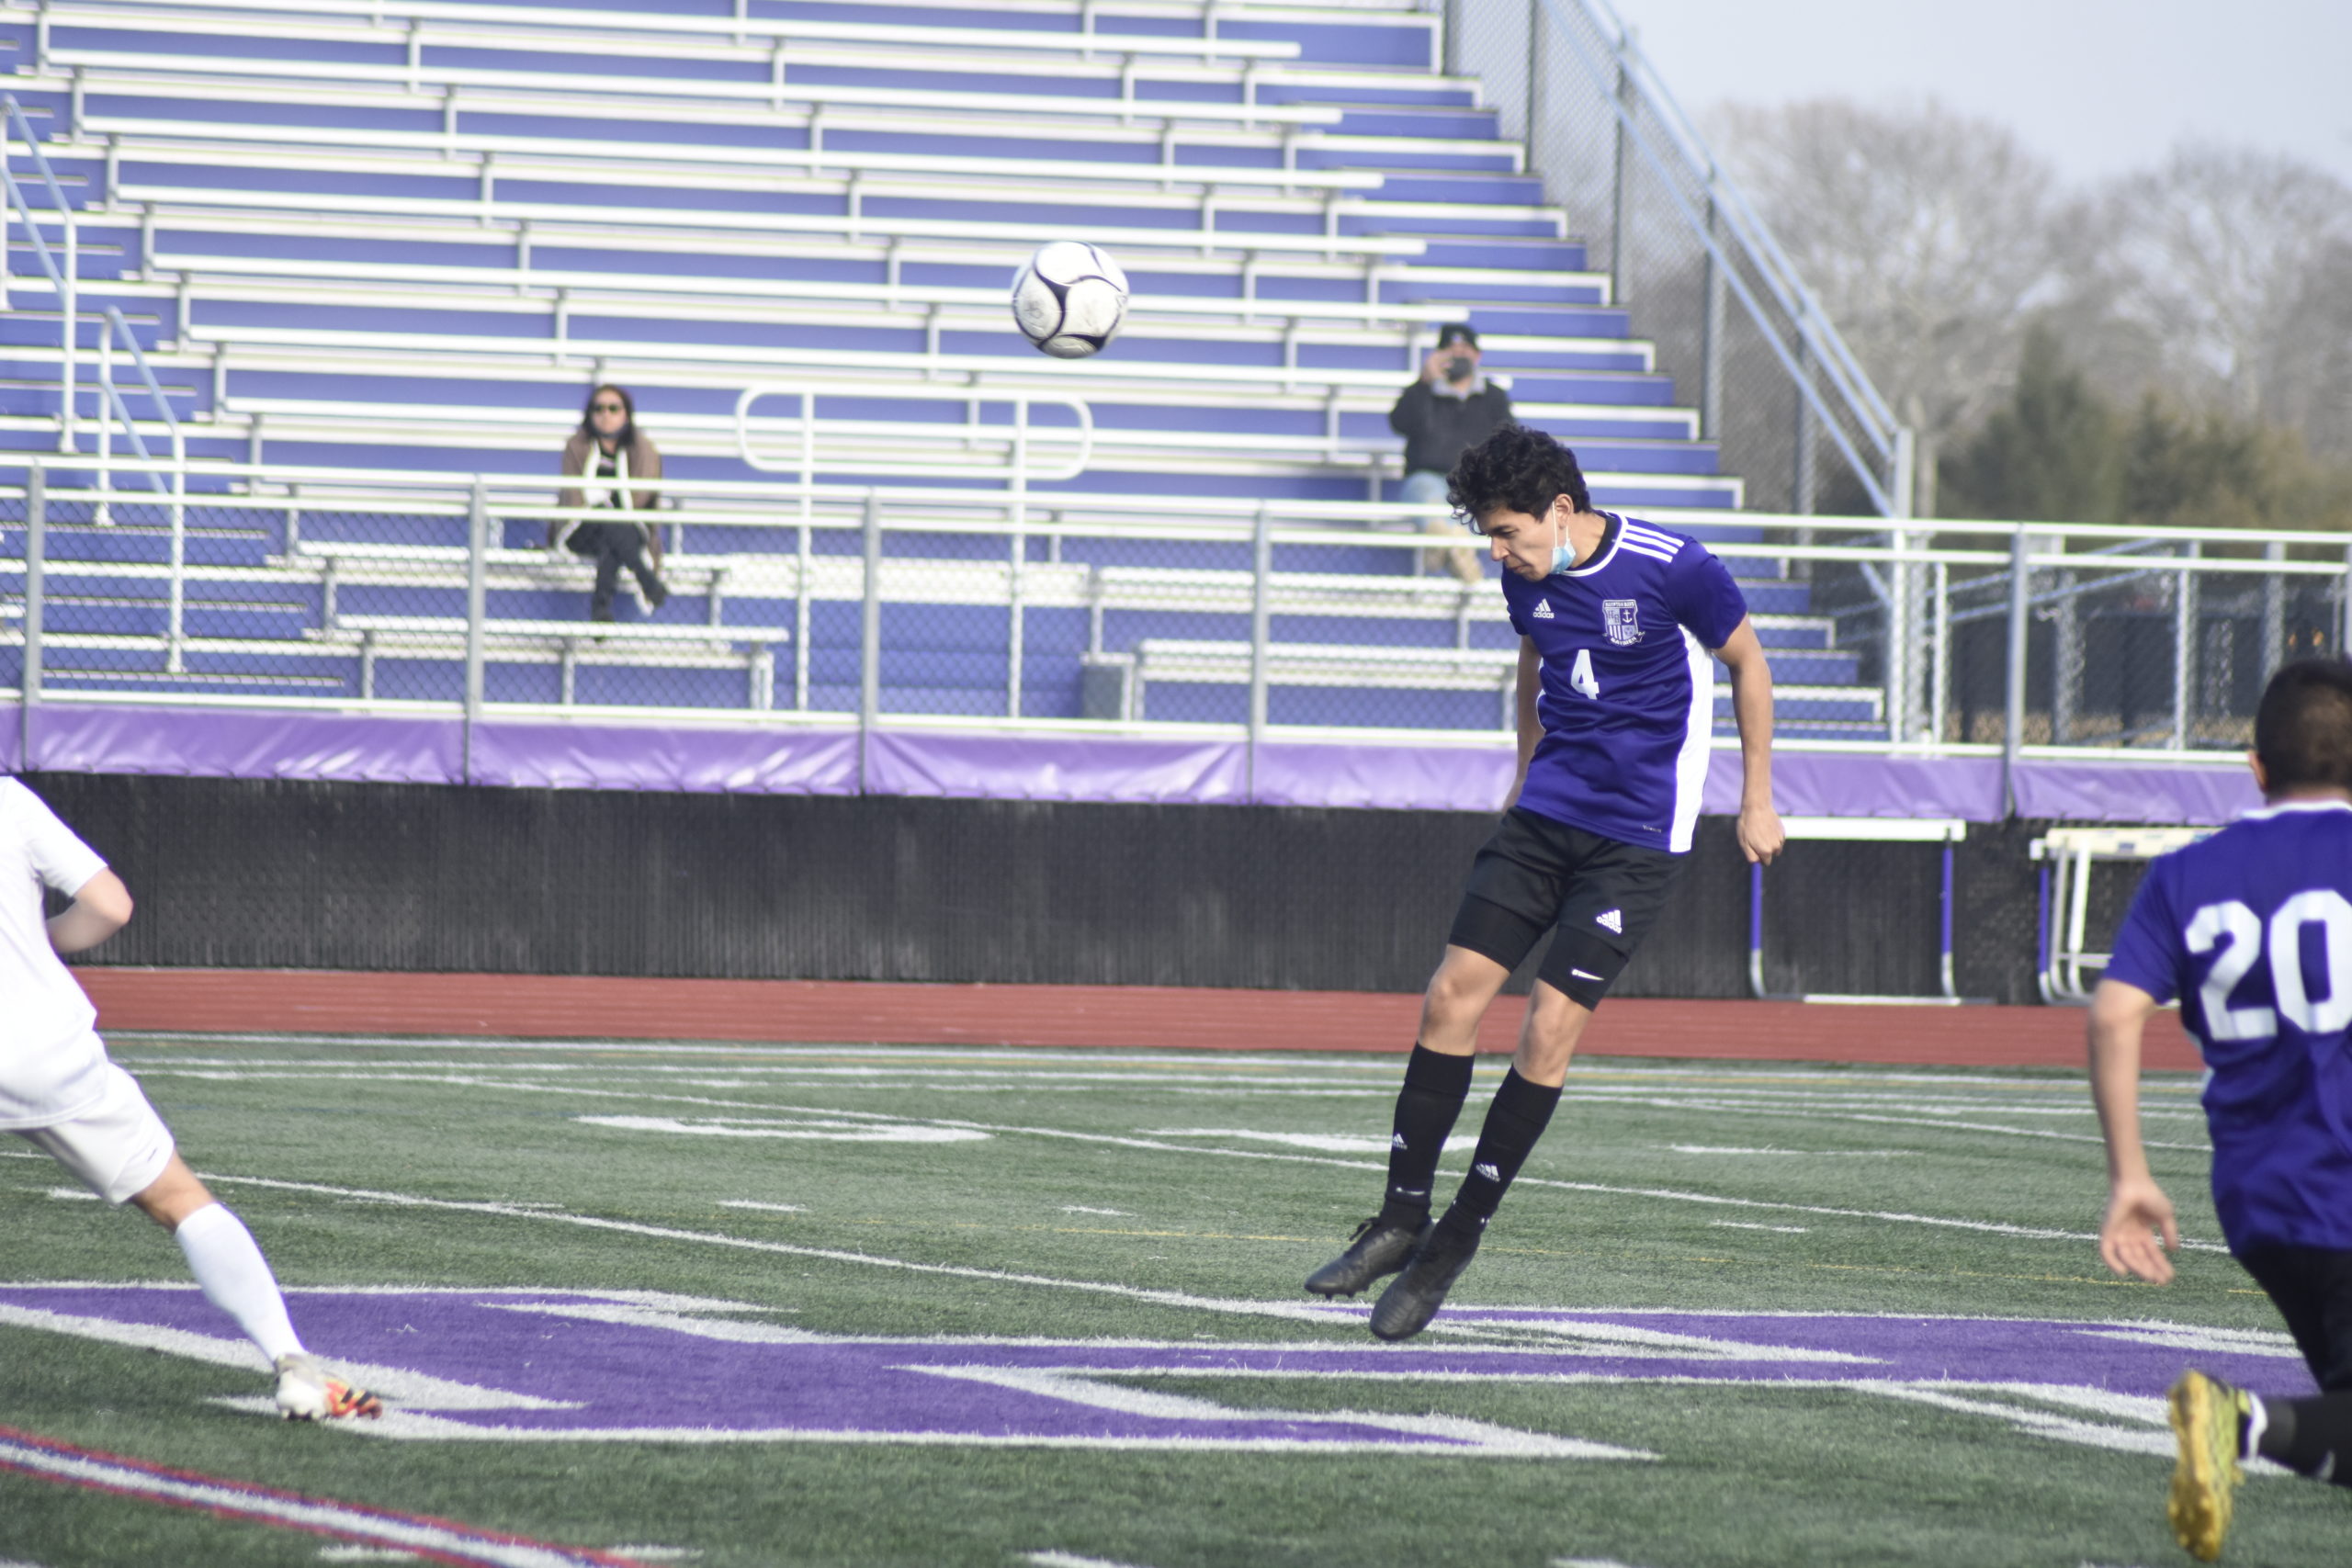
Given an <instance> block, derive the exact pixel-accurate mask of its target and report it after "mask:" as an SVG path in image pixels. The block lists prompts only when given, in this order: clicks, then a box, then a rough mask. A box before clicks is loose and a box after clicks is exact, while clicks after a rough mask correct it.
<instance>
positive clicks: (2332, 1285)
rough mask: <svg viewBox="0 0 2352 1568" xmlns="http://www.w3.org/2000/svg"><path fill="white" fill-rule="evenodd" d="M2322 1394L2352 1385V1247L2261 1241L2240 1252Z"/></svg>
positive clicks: (2241, 1260) (2245, 1267) (2246, 1268)
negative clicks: (2337, 1248)
mask: <svg viewBox="0 0 2352 1568" xmlns="http://www.w3.org/2000/svg"><path fill="white" fill-rule="evenodd" d="M2238 1263H2239V1265H2240V1266H2241V1267H2243V1268H2244V1269H2245V1271H2246V1272H2247V1273H2249V1274H2251V1275H2253V1276H2254V1282H2255V1283H2256V1284H2257V1285H2260V1286H2261V1287H2262V1289H2263V1293H2264V1294H2266V1295H2267V1296H2268V1297H2269V1298H2270V1301H2271V1304H2273V1305H2274V1306H2276V1307H2277V1308H2278V1315H2279V1316H2280V1317H2283V1318H2285V1319H2286V1320H2287V1332H2288V1333H2290V1334H2291V1335H2293V1336H2294V1337H2295V1348H2297V1349H2299V1350H2301V1352H2302V1353H2303V1361H2304V1364H2305V1365H2307V1366H2309V1367H2310V1368H2311V1370H2312V1382H2316V1383H2318V1384H2319V1386H2320V1389H2321V1391H2322V1392H2323V1393H2342V1392H2344V1391H2345V1390H2346V1389H2352V1252H2336V1251H2333V1250H2330V1249H2328V1248H2325V1247H2277V1246H2267V1245H2266V1246H2262V1247H2248V1248H2247V1249H2246V1250H2245V1251H2244V1252H2241V1253H2239V1254H2238Z"/></svg>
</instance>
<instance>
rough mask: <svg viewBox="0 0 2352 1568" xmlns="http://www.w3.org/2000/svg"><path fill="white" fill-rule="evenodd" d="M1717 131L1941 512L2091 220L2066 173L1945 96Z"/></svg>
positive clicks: (1926, 508) (1779, 115)
mask: <svg viewBox="0 0 2352 1568" xmlns="http://www.w3.org/2000/svg"><path fill="white" fill-rule="evenodd" d="M1714 119H1715V125H1714V127H1713V140H1715V141H1717V144H1718V145H1719V146H1721V147H1722V148H1724V152H1725V156H1726V157H1727V159H1728V160H1729V161H1730V162H1731V163H1732V164H1733V166H1734V172H1735V174H1736V176H1737V177H1738V179H1739V180H1740V182H1741V183H1742V184H1743V185H1744V186H1747V189H1748V190H1749V191H1750V192H1752V193H1753V194H1754V196H1755V198H1756V199H1757V201H1758V204H1759V205H1760V206H1761V207H1762V208H1763V209H1764V215H1765V218H1766V220H1767V221H1768V222H1770V224H1771V226H1772V228H1773V230H1774V231H1775V232H1776V233H1777V234H1778V235H1779V236H1780V237H1781V243H1782V244H1783V245H1784V246H1785V247H1786V248H1787V250H1788V252H1789V254H1790V259H1791V260H1792V261H1793V262H1794V263H1795V265H1796V267H1797V271H1798V275H1799V276H1802V277H1803V278H1804V280H1805V282H1806V283H1807V285H1808V286H1809V287H1810V288H1811V289H1812V291H1813V293H1814V294H1815V297H1816V298H1817V299H1818V300H1819V301H1820V303H1821V305H1822V307H1823V309H1824V310H1826V312H1827V313H1828V315H1829V318H1830V320H1832V321H1835V322H1837V324H1838V331H1839V332H1841V333H1844V334H1845V337H1846V340H1847V342H1848V344H1850V345H1851V346H1852V348H1853V350H1854V353H1855V354H1856V355H1857V356H1858V357H1860V360H1861V362H1862V364H1863V366H1864V367H1865V368H1866V369H1868V370H1869V372H1870V374H1871V379H1872V380H1874V381H1875V382H1877V384H1878V386H1879V387H1880V389H1882V391H1883V393H1884V394H1885V396H1886V398H1887V400H1888V401H1889V403H1890V404H1891V405H1893V407H1894V412H1895V414H1896V416H1897V417H1898V418H1900V419H1902V420H1903V421H1904V422H1905V423H1908V424H1909V425H1911V427H1912V428H1913V429H1914V430H1915V431H1916V432H1917V437H1918V475H1919V486H1918V494H1917V513H1918V514H1919V515H1921V516H1933V515H1935V473H1936V467H1937V454H1938V452H1939V449H1940V448H1941V447H1942V446H1944V445H1945V444H1946V443H1947V442H1948V441H1950V440H1951V439H1952V438H1954V437H1955V436H1957V435H1959V434H1961V433H1962V432H1963V431H1966V430H1968V429H1970V428H1972V427H1973V425H1975V423H1977V422H1978V421H1980V420H1981V419H1983V418H1984V416H1985V413H1986V412H1989V410H1990V409H1991V408H1992V407H1993V405H1994V404H1995V403H1996V401H1998V400H1999V399H2000V398H2002V397H2003V396H2004V395H2006V393H2007V390H2008V389H2009V387H2010V385H2011V383H2012V382H2013V381H2014V379H2015V378H2016V370H2017V363H2018V351H2019V348H2020V345H2021V344H2022V342H2023V339H2024V333H2025V328H2026V325H2027V322H2028V321H2029V318H2030V314H2031V312H2032V310H2034V309H2035V308H2036V307H2037V306H2045V305H2048V304H2050V303H2052V302H2054V301H2055V300H2056V299H2058V297H2059V295H2060V291H2061V290H2060V279H2061V276H2062V270H2063V269H2062V268H2061V266H2060V265H2059V262H2060V257H2061V251H2062V246H2063V243H2064V241H2065V240H2066V239H2067V238H2068V237H2069V236H2071V235H2074V234H2075V233H2077V232H2079V231H2080V228H2081V222H2080V220H2079V218H2078V216H2077V215H2075V214H2074V213H2073V212H2071V211H2070V209H2069V208H2068V205H2067V204H2066V203H2065V202H2064V200H2062V198H2061V197H2060V194H2059V191H2058V185H2057V179H2056V176H2055V175H2054V174H2053V172H2052V169H2051V167H2050V165H2049V164H2046V163H2045V162H2043V160H2041V158H2040V157H2038V156H2036V155H2035V154H2034V153H2033V152H2030V151H2029V150H2028V149H2027V148H2026V147H2025V146H2024V145H2023V144H2022V143H2021V142H2019V141H2018V139H2017V138H2016V137H2015V136H2014V135H2012V134H2011V133H2010V132H2009V131H2007V130H2005V129H2003V128H2002V127H2000V126H1998V125H1996V124H1994V123H1992V122H1990V121H1987V120H1982V119H1975V118H1970V117H1968V116H1965V115H1962V114H1959V113H1956V112H1954V111H1953V110H1951V109H1949V108H1947V107H1944V106H1942V105H1941V104H1939V103H1936V102H1934V101H1932V100H1930V101H1929V102H1928V103H1926V104H1924V105H1921V106H1918V107H1896V108H1873V107H1864V106H1862V105H1860V104H1856V103H1852V102H1849V101H1846V100H1843V99H1815V100H1812V101H1809V102H1805V103H1799V104H1791V105H1786V106H1781V107H1769V108H1758V107H1742V106H1729V107H1724V108H1723V109H1721V110H1719V111H1717V113H1716V115H1715V117H1714Z"/></svg>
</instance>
